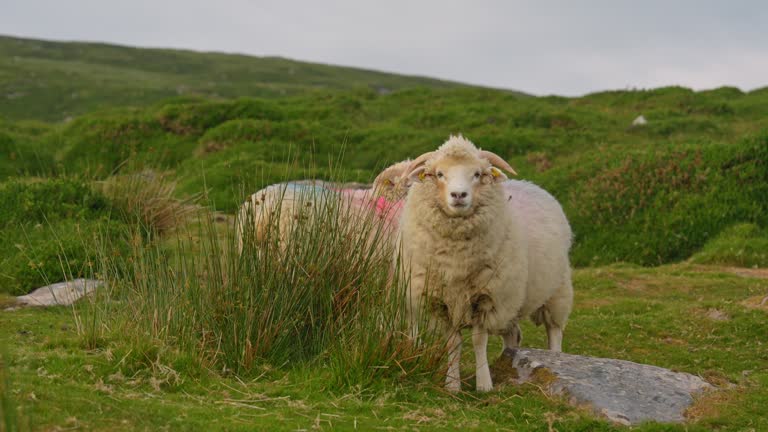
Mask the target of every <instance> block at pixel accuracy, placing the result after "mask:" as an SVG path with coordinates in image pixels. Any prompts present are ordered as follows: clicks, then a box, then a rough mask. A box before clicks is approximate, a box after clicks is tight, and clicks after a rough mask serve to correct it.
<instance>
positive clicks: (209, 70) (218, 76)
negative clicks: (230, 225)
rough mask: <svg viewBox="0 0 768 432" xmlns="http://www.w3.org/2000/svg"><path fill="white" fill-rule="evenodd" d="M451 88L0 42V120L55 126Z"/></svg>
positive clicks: (271, 64) (108, 48)
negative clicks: (107, 116) (106, 112)
mask: <svg viewBox="0 0 768 432" xmlns="http://www.w3.org/2000/svg"><path fill="white" fill-rule="evenodd" d="M459 85H460V84H458V83H451V82H446V81H440V80H436V79H430V78H423V77H408V76H402V75H395V74H387V73H382V72H375V71H369V70H363V69H355V68H348V67H338V66H329V65H322V64H314V63H306V62H300V61H293V60H288V59H283V58H277V57H252V56H245V55H234V54H220V53H201V52H192V51H181V50H170V49H142V48H132V47H124V46H116V45H107V44H100V43H80V42H50V41H42V40H33V39H20V38H14V37H7V36H0V101H2V103H0V117H7V118H10V119H39V120H46V121H61V120H64V119H66V118H69V117H73V116H76V115H79V114H83V113H86V112H90V111H93V110H96V109H101V108H107V107H117V106H140V105H146V104H149V103H154V102H157V101H160V100H162V99H167V98H171V97H187V98H189V97H208V98H237V97H245V96H249V97H278V96H285V95H292V94H301V93H306V92H308V91H313V90H318V89H335V90H338V89H351V88H356V87H362V88H371V89H375V90H377V91H382V92H388V91H393V90H398V89H402V88H407V87H414V86H424V87H456V86H459Z"/></svg>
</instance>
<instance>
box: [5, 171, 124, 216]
mask: <svg viewBox="0 0 768 432" xmlns="http://www.w3.org/2000/svg"><path fill="white" fill-rule="evenodd" d="M108 213H109V204H108V202H107V200H106V198H105V196H104V195H102V194H101V193H98V192H95V191H94V190H93V189H92V188H91V186H90V185H89V184H88V183H87V182H85V181H84V180H81V179H77V178H49V179H37V180H34V179H12V180H9V181H6V182H5V183H2V184H0V228H4V227H9V226H14V225H18V224H44V223H46V222H55V221H60V220H63V219H72V220H82V219H94V218H99V217H102V216H106V215H107V214H108Z"/></svg>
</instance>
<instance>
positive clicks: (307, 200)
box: [236, 160, 410, 253]
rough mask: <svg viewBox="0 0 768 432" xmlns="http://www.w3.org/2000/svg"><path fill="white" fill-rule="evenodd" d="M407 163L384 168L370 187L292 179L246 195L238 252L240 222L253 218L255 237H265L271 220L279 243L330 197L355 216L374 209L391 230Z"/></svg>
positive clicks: (400, 204)
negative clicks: (338, 185)
mask: <svg viewBox="0 0 768 432" xmlns="http://www.w3.org/2000/svg"><path fill="white" fill-rule="evenodd" d="M409 165H410V160H405V161H402V162H398V163H396V164H394V165H391V166H389V167H388V168H386V169H384V170H383V171H382V172H381V173H379V175H378V176H376V179H375V180H374V181H373V186H372V188H371V189H359V188H350V187H346V186H347V185H341V187H337V186H336V185H333V184H330V183H326V182H322V181H314V180H310V181H295V182H289V183H282V184H276V185H271V186H268V187H266V188H264V189H262V190H260V191H258V192H256V193H254V194H252V195H251V196H249V197H248V200H247V201H246V202H245V203H243V204H242V205H241V206H240V210H239V212H238V217H237V222H236V234H237V246H238V251H239V252H240V253H242V251H243V241H244V240H243V239H244V238H245V237H246V235H245V226H246V225H244V224H243V221H245V220H248V219H249V218H251V219H252V220H253V221H254V233H253V234H254V237H255V240H257V241H259V242H261V241H263V240H264V238H265V234H266V232H267V226H268V225H269V224H270V223H272V224H275V225H276V226H275V228H276V229H277V231H276V233H277V235H278V239H279V241H280V242H281V244H282V243H283V242H284V241H285V239H286V238H287V236H288V233H289V232H290V230H291V229H292V226H293V224H294V223H295V222H296V221H299V220H303V219H305V218H306V217H308V215H309V213H310V212H311V211H312V210H313V208H317V207H318V206H320V205H321V204H322V203H323V202H324V201H325V200H327V199H329V198H331V197H337V198H339V199H340V202H341V204H342V205H345V206H348V209H349V210H350V211H351V212H352V214H355V215H357V216H360V217H362V216H364V214H365V213H366V210H368V209H371V208H373V209H374V211H375V214H376V215H377V216H379V217H380V218H382V219H385V220H386V221H387V226H386V228H387V229H388V230H389V231H390V232H392V233H394V232H395V229H396V225H395V224H396V222H397V221H398V220H399V215H400V211H401V210H402V202H400V201H402V198H403V196H404V195H405V193H404V189H403V188H404V186H403V185H402V184H401V182H400V181H399V179H400V177H401V175H402V173H403V171H404V170H405V169H406V168H408V166H409Z"/></svg>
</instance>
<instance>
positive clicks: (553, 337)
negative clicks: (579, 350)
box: [546, 322, 563, 352]
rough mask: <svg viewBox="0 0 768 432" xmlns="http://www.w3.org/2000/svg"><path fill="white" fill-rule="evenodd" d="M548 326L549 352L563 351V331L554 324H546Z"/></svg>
mask: <svg viewBox="0 0 768 432" xmlns="http://www.w3.org/2000/svg"><path fill="white" fill-rule="evenodd" d="M546 326H547V342H548V344H549V350H550V351H555V352H562V351H563V329H561V328H560V327H559V326H557V325H556V324H554V323H549V322H547V323H546Z"/></svg>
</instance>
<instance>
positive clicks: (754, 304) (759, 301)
mask: <svg viewBox="0 0 768 432" xmlns="http://www.w3.org/2000/svg"><path fill="white" fill-rule="evenodd" d="M741 305H742V306H745V307H747V308H749V309H760V310H762V311H765V312H768V295H764V296H763V295H759V296H754V297H750V298H748V299H746V300H744V301H742V302H741Z"/></svg>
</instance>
